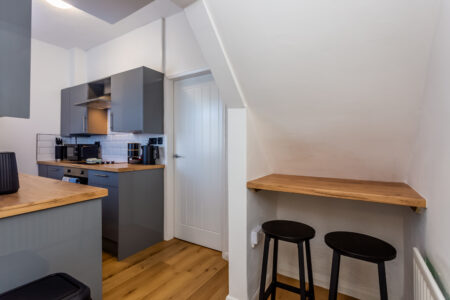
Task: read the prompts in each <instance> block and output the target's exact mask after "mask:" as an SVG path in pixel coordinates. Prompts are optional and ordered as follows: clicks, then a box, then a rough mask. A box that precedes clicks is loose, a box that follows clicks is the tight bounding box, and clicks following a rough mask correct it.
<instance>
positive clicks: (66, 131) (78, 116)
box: [61, 84, 88, 136]
mask: <svg viewBox="0 0 450 300" xmlns="http://www.w3.org/2000/svg"><path fill="white" fill-rule="evenodd" d="M87 96H88V85H87V84H81V85H77V86H74V87H71V88H67V89H63V90H62V91H61V135H62V136H69V135H71V134H86V128H87V109H86V107H80V106H75V105H74V104H76V103H78V102H80V101H81V100H83V99H86V98H87Z"/></svg>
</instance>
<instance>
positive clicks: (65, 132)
mask: <svg viewBox="0 0 450 300" xmlns="http://www.w3.org/2000/svg"><path fill="white" fill-rule="evenodd" d="M70 107H71V104H70V88H69V89H64V90H62V91H61V135H62V136H69V135H70Z"/></svg>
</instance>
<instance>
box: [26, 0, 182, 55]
mask: <svg viewBox="0 0 450 300" xmlns="http://www.w3.org/2000/svg"><path fill="white" fill-rule="evenodd" d="M123 1H125V0H123ZM123 1H122V0H121V2H123ZM146 1H147V0H146ZM83 2H84V1H83ZM91 2H92V1H91ZM95 2H99V3H105V2H104V0H101V1H98V0H96V1H95ZM115 2H118V1H115ZM32 3H33V17H32V36H33V38H35V39H38V40H41V41H44V42H47V43H50V44H53V45H56V46H59V47H63V48H66V49H70V48H81V49H84V50H88V49H90V48H92V47H94V46H97V45H100V44H102V43H105V42H107V41H109V40H112V39H114V38H116V37H119V36H121V35H123V34H125V33H127V32H130V31H132V30H134V29H136V28H138V27H141V26H144V25H146V24H148V23H151V22H153V21H156V20H158V19H160V18H163V17H168V16H171V15H174V14H176V13H179V12H181V11H182V10H183V8H182V6H181V4H180V6H179V5H178V4H175V3H174V2H172V1H171V0H154V1H152V2H151V3H150V4H148V5H146V6H144V7H142V8H141V9H139V10H137V11H136V12H134V13H132V14H131V15H129V16H128V17H126V18H124V19H121V20H120V21H118V22H117V23H115V24H110V23H108V22H106V21H103V20H101V19H99V18H97V17H95V16H93V15H91V14H89V13H87V12H85V11H82V10H80V9H78V8H76V7H73V8H70V9H59V8H55V7H53V6H52V5H50V4H49V3H47V1H45V0H33V2H32ZM84 3H85V2H84ZM91 5H92V4H91ZM125 13H127V11H125ZM136 46H138V45H136Z"/></svg>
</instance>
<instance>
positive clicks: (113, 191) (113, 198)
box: [89, 183, 119, 244]
mask: <svg viewBox="0 0 450 300" xmlns="http://www.w3.org/2000/svg"><path fill="white" fill-rule="evenodd" d="M89 185H92V186H96V187H100V188H105V189H108V197H106V198H103V199H102V236H103V238H104V239H108V240H109V241H111V242H114V243H115V244H117V242H118V240H119V192H118V188H117V187H111V186H107V185H102V184H98V183H89Z"/></svg>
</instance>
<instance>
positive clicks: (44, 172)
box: [38, 165, 48, 177]
mask: <svg viewBox="0 0 450 300" xmlns="http://www.w3.org/2000/svg"><path fill="white" fill-rule="evenodd" d="M38 175H39V176H41V177H48V166H46V165H38Z"/></svg>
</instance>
